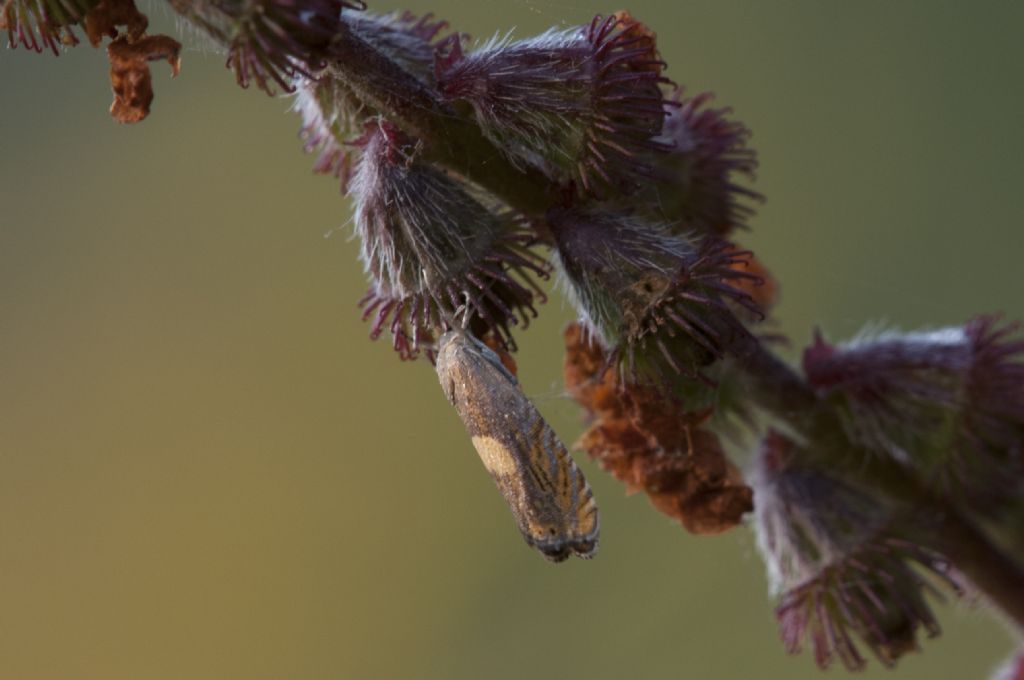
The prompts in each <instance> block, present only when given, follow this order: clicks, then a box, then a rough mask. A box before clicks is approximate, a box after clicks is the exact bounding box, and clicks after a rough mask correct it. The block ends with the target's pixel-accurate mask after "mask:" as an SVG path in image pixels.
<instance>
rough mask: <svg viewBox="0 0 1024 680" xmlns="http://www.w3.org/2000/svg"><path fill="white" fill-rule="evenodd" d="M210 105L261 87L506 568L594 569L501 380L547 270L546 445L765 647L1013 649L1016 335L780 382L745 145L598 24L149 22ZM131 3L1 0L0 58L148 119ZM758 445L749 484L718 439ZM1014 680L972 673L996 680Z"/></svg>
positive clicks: (341, 0) (544, 454)
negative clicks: (435, 378)
mask: <svg viewBox="0 0 1024 680" xmlns="http://www.w3.org/2000/svg"><path fill="white" fill-rule="evenodd" d="M170 5H171V6H172V7H173V9H174V10H175V11H176V12H177V13H178V14H179V15H180V16H181V17H183V19H184V20H186V21H188V22H190V23H191V24H193V25H194V26H195V27H197V28H198V29H199V30H201V31H203V32H205V33H206V34H208V35H209V37H210V38H211V39H212V40H213V41H214V42H215V43H217V44H219V45H220V46H221V47H222V49H223V51H224V54H225V58H226V62H227V65H228V67H229V68H231V69H232V70H233V71H234V72H235V74H236V78H237V81H238V83H239V84H240V85H241V86H243V87H247V86H248V85H250V84H253V83H254V84H255V85H256V87H257V88H259V89H261V90H264V91H266V92H267V93H289V94H291V95H292V96H294V108H295V109H296V110H297V111H298V112H299V113H300V114H301V117H302V123H301V136H302V139H303V141H304V145H305V148H306V150H307V151H308V152H310V153H313V154H315V155H316V160H315V163H314V169H315V170H316V171H317V172H321V173H327V174H331V175H334V176H335V177H337V178H338V179H339V182H340V185H341V189H342V191H343V192H344V193H347V194H349V195H350V196H351V198H352V201H353V205H354V212H355V218H354V222H355V232H356V234H357V236H358V237H359V239H360V243H361V249H360V256H361V258H362V261H363V264H364V267H365V270H366V274H367V278H368V285H369V288H368V292H367V293H366V294H365V296H364V297H363V298H362V300H361V301H360V307H361V309H362V315H363V318H364V319H365V320H366V321H368V322H369V324H370V335H371V336H372V337H374V338H376V337H377V336H379V335H381V334H383V333H384V332H385V331H387V332H388V333H389V334H390V336H391V339H392V345H393V347H394V349H395V350H396V351H397V352H398V354H399V356H400V357H401V358H403V359H416V358H420V357H422V358H424V359H425V360H426V361H430V362H435V361H437V370H438V374H439V378H440V380H441V384H442V387H443V388H444V393H445V394H446V395H447V396H448V398H449V400H450V401H451V402H452V404H453V406H454V407H455V408H456V409H457V410H458V412H459V415H460V416H461V417H462V419H463V421H464V423H465V424H466V427H467V429H468V430H469V432H470V435H471V437H472V439H473V443H474V445H475V447H476V449H477V451H478V452H479V454H480V456H481V459H482V460H483V462H484V464H485V465H486V467H487V469H488V470H489V471H490V472H491V474H492V476H493V477H494V479H495V481H496V483H497V484H498V486H499V489H500V490H501V492H502V494H503V496H504V497H505V498H506V500H507V501H508V502H509V505H510V507H511V509H512V512H513V514H514V516H515V517H516V520H517V523H518V526H519V529H520V531H521V532H522V533H523V535H524V538H525V539H526V541H527V543H528V544H530V545H531V546H534V547H538V549H540V550H541V551H542V552H543V553H544V554H545V556H547V557H549V558H551V559H554V560H556V561H560V560H562V559H566V558H567V557H569V556H570V555H572V554H576V555H579V556H584V557H589V556H590V555H592V554H593V553H594V551H595V550H596V548H597V531H598V522H597V508H596V505H595V504H594V501H593V498H592V496H591V493H590V488H589V486H588V485H587V484H586V481H585V480H584V479H583V477H582V473H581V472H580V471H579V470H578V469H577V468H576V466H575V464H574V463H573V462H572V460H571V458H570V457H569V456H568V454H567V452H566V450H565V447H564V446H563V445H562V444H561V443H560V442H559V440H558V438H557V437H556V435H555V434H554V431H553V430H552V429H551V428H550V426H548V425H547V424H546V423H545V422H544V421H543V419H542V418H541V417H540V415H539V414H538V413H537V411H536V409H535V408H534V407H533V406H532V404H530V403H529V400H527V399H526V397H525V396H524V395H523V394H522V392H521V390H520V389H519V387H518V383H517V381H516V378H515V371H516V368H515V363H514V362H513V361H512V358H511V355H510V353H511V352H514V351H515V348H516V346H515V342H514V340H513V337H512V333H513V330H515V331H516V332H518V331H519V330H521V329H524V328H525V327H526V325H527V323H528V321H529V319H530V318H531V317H533V316H535V315H536V314H537V309H536V307H537V305H538V304H539V303H542V302H544V300H545V294H544V292H543V289H542V288H541V287H540V285H539V284H538V281H541V280H544V279H547V278H548V277H549V275H550V273H552V272H557V273H558V275H559V277H560V280H561V283H562V287H563V288H564V290H565V292H566V294H567V297H568V298H569V299H570V300H571V301H572V303H573V304H574V305H575V307H576V309H577V310H578V314H579V321H578V322H577V323H574V324H573V325H572V326H570V327H569V328H568V329H567V330H566V333H565V337H564V342H565V350H566V360H565V382H566V387H567V389H568V391H569V393H570V394H571V395H572V396H573V398H574V399H576V400H577V401H578V402H579V403H580V404H581V405H582V407H583V408H584V410H585V413H586V416H587V418H588V421H589V426H588V429H587V430H586V432H585V433H584V434H583V436H582V437H581V438H580V439H579V441H578V442H577V445H576V447H577V448H578V449H580V450H582V451H585V452H586V453H587V454H588V455H590V456H591V457H593V458H594V459H595V460H596V461H598V463H599V464H600V465H601V467H602V468H604V469H605V470H607V471H608V472H610V473H611V474H612V475H613V476H614V477H615V478H617V479H619V480H620V481H622V482H623V483H624V484H625V485H626V487H627V489H628V490H629V491H631V492H635V491H639V492H643V493H644V494H645V495H647V496H648V497H649V499H650V501H651V503H652V504H653V505H654V507H655V508H656V509H658V510H659V511H660V512H662V513H664V514H666V515H668V516H670V517H672V518H673V519H675V520H677V521H678V522H680V524H681V525H682V526H683V527H684V528H685V529H686V530H688V531H690V532H693V533H697V534H712V533H719V532H722V531H726V530H728V529H730V528H732V527H734V526H737V525H738V524H740V523H742V522H743V521H744V520H745V519H746V520H748V521H749V524H750V525H751V526H752V527H753V529H754V531H755V532H756V535H757V539H758V545H759V547H760V549H761V552H762V554H763V557H764V560H765V563H766V565H767V570H768V574H769V580H770V583H771V588H772V590H773V593H774V594H775V595H776V596H777V597H778V607H777V609H776V617H777V619H778V623H779V627H780V632H781V636H782V639H783V642H784V643H785V646H786V648H787V649H788V650H789V651H791V652H797V651H799V650H800V649H802V648H810V649H812V650H813V653H814V657H815V659H816V661H817V663H818V664H819V665H820V666H822V667H826V666H828V665H829V664H830V663H832V662H833V661H835V660H838V661H840V662H841V663H842V664H843V665H844V666H846V667H847V668H849V669H859V668H861V667H862V666H863V665H864V663H865V658H864V654H863V652H862V650H864V649H868V650H870V652H871V653H873V654H874V656H875V657H877V658H878V659H879V660H880V661H881V662H882V663H883V664H885V665H887V666H891V665H893V664H895V663H896V661H897V660H898V659H899V658H900V657H901V656H902V655H903V654H905V653H906V652H908V651H910V650H914V649H916V648H917V646H918V640H919V637H920V636H921V634H922V633H923V634H924V635H926V636H928V637H932V636H935V635H937V634H938V632H939V624H938V621H937V619H936V616H935V614H934V613H933V610H932V606H931V604H930V599H937V598H941V597H943V596H949V597H957V596H959V595H960V594H961V593H963V592H967V591H970V592H976V593H978V594H979V595H980V596H982V597H985V598H987V599H988V601H990V602H991V603H992V605H993V606H994V607H996V608H997V609H999V610H1000V611H1001V612H1002V613H1003V614H1004V615H1005V617H1006V619H1007V620H1009V621H1011V622H1012V623H1013V624H1014V625H1015V626H1016V628H1017V630H1018V631H1021V630H1024V531H1022V526H1021V524H1020V518H1021V517H1022V516H1024V514H1022V513H1024V335H1022V333H1021V332H1020V326H1019V325H1018V324H1016V323H1013V322H1009V321H1004V320H1003V319H1001V318H1000V317H999V316H996V315H986V316H977V317H975V318H973V319H969V320H966V321H965V323H963V324H962V325H961V326H958V327H954V328H947V329H941V330H933V331H928V332H909V333H902V332H885V333H880V334H874V335H872V334H867V333H865V334H863V335H861V336H859V337H857V338H854V339H852V340H850V341H848V342H842V343H830V342H828V341H826V339H825V337H824V335H823V334H821V333H819V334H818V335H817V337H816V339H815V340H814V342H813V344H811V345H810V346H809V347H807V348H806V349H805V351H804V354H803V365H802V367H801V369H800V370H797V369H796V368H794V367H791V366H788V365H787V364H785V363H784V362H782V361H781V360H780V359H779V358H778V357H777V356H776V355H775V354H774V352H773V346H774V340H776V339H777V338H775V337H774V336H773V335H772V334H770V333H767V332H765V331H764V326H762V325H761V324H762V322H763V321H764V320H765V319H766V318H767V317H769V315H770V312H771V308H772V304H773V302H774V299H775V294H776V290H777V286H776V283H775V281H774V279H773V278H772V277H771V275H770V273H769V271H768V269H767V268H766V267H765V266H764V265H763V264H762V263H761V262H759V261H758V260H757V259H755V258H754V255H753V253H751V252H749V251H747V250H745V249H743V248H742V247H741V246H740V245H738V243H737V241H738V239H739V237H740V236H741V235H742V231H743V230H744V229H746V228H747V227H748V225H749V223H750V221H751V219H752V217H753V208H754V206H755V204H756V203H757V202H758V201H759V200H760V199H761V197H760V195H759V194H758V193H757V192H756V191H754V190H753V189H751V188H750V187H749V186H748V185H747V182H748V181H749V180H750V179H751V177H752V174H753V171H754V169H755V167H756V164H757V158H756V154H755V152H754V150H753V149H752V148H751V147H750V146H749V139H750V133H749V131H748V130H747V129H746V127H744V126H743V125H742V124H741V123H739V122H737V121H736V120H734V119H733V118H732V113H731V111H730V110H729V109H726V108H712V107H710V100H711V95H710V94H709V93H698V94H688V93H686V92H685V91H684V89H683V88H682V87H680V86H678V85H676V84H674V83H672V82H671V81H669V80H668V79H667V77H666V75H665V74H666V69H667V64H666V63H665V62H664V61H663V60H662V59H661V56H660V55H659V52H658V48H657V41H656V36H655V34H654V32H653V31H651V30H650V29H649V28H648V27H647V26H645V25H644V24H643V23H641V22H640V21H638V20H636V19H635V18H633V17H632V16H630V15H629V14H628V13H626V12H619V13H616V14H613V15H611V16H596V17H594V19H593V20H592V21H590V22H588V23H586V24H584V25H582V26H576V27H571V28H559V29H551V30H549V31H547V32H545V33H543V34H541V35H539V36H536V37H533V38H525V39H513V38H512V37H510V36H504V37H498V38H495V39H493V40H490V41H487V42H484V43H483V44H479V45H477V46H475V47H474V46H471V44H470V42H469V40H468V39H467V38H466V36H464V35H463V34H460V33H458V32H449V31H448V25H447V23H445V22H442V21H438V20H435V19H434V18H433V17H430V16H426V17H416V16H412V15H411V14H408V13H403V14H375V13H372V12H370V11H367V10H366V8H365V6H364V3H362V2H356V1H353V0H313V1H311V2H297V1H296V0H170ZM147 25H148V21H147V20H146V17H145V16H144V15H142V14H141V13H140V12H139V11H138V10H137V9H136V8H135V5H134V4H133V2H132V0H99V1H96V0H5V1H4V2H3V4H2V7H0V27H2V28H4V29H5V30H6V31H7V33H8V40H9V44H10V46H11V47H23V48H28V49H33V50H37V51H42V50H44V49H49V50H51V51H53V52H54V53H59V52H60V50H61V49H62V48H64V47H69V46H73V45H75V44H77V43H78V42H79V41H78V38H77V37H76V30H77V31H82V32H83V33H84V34H85V35H86V36H87V38H88V39H89V42H90V43H91V44H92V45H93V46H99V45H100V44H102V42H103V41H104V39H108V40H109V42H108V44H107V50H108V55H109V57H110V63H111V84H112V88H113V90H114V93H115V101H114V104H113V106H112V108H111V112H112V114H113V116H114V117H115V118H116V119H117V120H118V121H120V122H123V123H136V122H138V121H140V120H142V119H143V118H145V117H146V115H147V114H148V113H149V112H150V107H151V103H152V100H153V91H152V80H151V77H150V72H149V66H148V62H149V61H153V60H157V59H165V60H167V61H169V62H170V63H171V65H172V68H173V70H174V73H177V70H178V63H179V51H180V45H179V44H178V43H177V42H176V41H175V40H173V39H172V38H169V37H167V36H151V35H148V34H147V33H146V29H147ZM737 434H741V435H743V437H745V438H746V439H747V440H754V441H757V442H758V444H757V445H756V446H754V447H753V448H754V449H755V451H754V452H753V453H752V456H751V459H752V462H751V464H750V466H749V467H750V473H749V476H748V478H746V479H745V478H744V475H743V474H742V472H741V468H740V466H738V465H737V464H736V463H734V462H733V461H732V460H730V459H729V457H728V455H727V454H726V448H725V446H724V445H723V441H725V440H736V439H738V438H740V439H742V438H743V437H737ZM1021 668H1022V664H1021V661H1020V657H1019V656H1018V657H1016V658H1015V659H1012V660H1011V661H1009V662H1008V664H1007V666H1006V667H1005V668H1004V669H1003V671H1002V673H1003V676H1001V677H1020V673H1021Z"/></svg>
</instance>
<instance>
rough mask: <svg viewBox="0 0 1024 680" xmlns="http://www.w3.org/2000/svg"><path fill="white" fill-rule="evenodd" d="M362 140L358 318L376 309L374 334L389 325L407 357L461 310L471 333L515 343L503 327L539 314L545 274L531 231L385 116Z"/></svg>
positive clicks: (357, 190) (357, 192) (356, 190)
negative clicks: (419, 153)
mask: <svg viewBox="0 0 1024 680" xmlns="http://www.w3.org/2000/svg"><path fill="white" fill-rule="evenodd" d="M361 145H362V146H363V151H362V156H361V159H360V162H359V166H358V168H357V170H356V174H355V177H354V178H353V181H352V193H353V196H354V198H355V225H356V233H357V234H358V235H359V237H360V239H361V241H362V247H361V251H360V256H361V257H362V260H363V264H364V265H365V267H366V271H367V273H368V274H369V275H370V278H371V281H372V283H371V288H370V291H369V292H368V293H367V295H366V296H365V297H364V298H363V300H362V301H361V302H360V306H362V307H363V310H364V314H363V318H364V319H370V318H371V317H372V318H373V321H372V323H373V327H372V330H371V337H377V336H379V335H380V333H381V332H382V331H383V330H384V328H385V327H388V328H390V331H391V334H392V336H393V343H394V347H395V349H396V350H397V351H398V352H399V354H400V355H401V356H402V357H403V358H413V357H415V356H416V355H417V354H418V351H419V348H420V346H421V344H424V343H427V344H430V343H432V342H433V341H434V340H436V337H437V335H438V334H437V331H439V330H443V329H446V328H448V327H450V326H451V325H453V324H452V322H453V321H454V320H455V317H459V319H463V320H464V325H466V326H467V327H468V328H470V329H471V330H472V331H473V333H474V334H475V335H477V336H478V337H484V336H486V335H487V334H488V333H493V334H494V335H495V336H496V338H497V340H498V341H499V343H500V345H501V346H503V347H509V348H514V343H513V341H512V338H511V335H510V331H509V326H510V325H517V324H520V323H521V324H523V325H524V326H525V325H526V324H527V323H528V321H529V317H530V316H536V310H535V309H534V308H533V302H534V296H535V295H536V296H537V298H538V299H539V300H541V301H544V295H543V293H542V292H541V290H540V289H539V288H538V287H537V284H536V283H535V282H534V280H533V278H532V277H533V276H538V277H540V278H547V277H548V275H549V266H548V264H547V263H546V262H545V260H544V259H543V258H542V257H540V256H539V255H537V254H536V253H534V252H532V251H531V250H530V246H531V245H532V243H533V240H534V236H533V233H532V232H531V231H530V230H529V229H527V228H526V227H525V226H523V225H522V223H521V222H520V221H518V220H516V219H515V218H514V217H513V216H511V215H509V214H508V213H507V212H501V211H499V210H497V209H492V208H490V207H488V206H485V205H484V204H483V203H481V202H480V201H479V200H477V199H476V198H474V196H473V195H471V193H470V191H469V189H468V188H467V187H466V186H465V185H463V184H462V183H461V182H459V181H458V180H456V179H454V178H452V177H450V176H448V175H446V174H445V173H443V172H442V171H440V170H438V169H436V168H434V167H432V166H430V165H428V164H426V163H424V162H421V161H420V160H418V159H417V158H416V147H415V145H414V144H413V143H412V142H411V140H409V139H408V138H406V137H405V136H404V135H403V134H402V133H401V132H400V131H399V130H398V129H397V128H396V127H394V126H393V125H391V124H389V123H387V122H386V121H379V122H377V123H374V124H372V126H371V129H370V130H369V132H368V133H367V135H366V136H365V138H364V139H363V140H362V141H361ZM513 274H515V276H513Z"/></svg>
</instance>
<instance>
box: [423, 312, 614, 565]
mask: <svg viewBox="0 0 1024 680" xmlns="http://www.w3.org/2000/svg"><path fill="white" fill-rule="evenodd" d="M437 376H438V378H439V379H440V381H441V389H443V390H444V393H445V395H446V396H447V397H448V401H450V402H451V403H452V405H453V406H454V407H455V410H456V411H457V412H458V414H459V417H460V418H462V422H463V424H464V425H465V426H466V430H467V431H468V432H469V434H470V436H471V437H472V438H473V446H474V447H476V450H477V453H478V454H480V460H482V461H483V463H484V467H486V468H487V471H488V472H490V473H491V476H492V477H493V478H494V481H495V483H496V484H497V485H498V490H499V491H501V495H502V496H504V497H505V502H506V503H508V506H509V508H510V509H511V510H512V515H513V517H515V520H516V523H517V524H518V525H519V531H520V532H522V534H523V538H525V539H526V542H527V543H528V544H529V545H531V546H533V547H535V548H537V549H538V550H540V552H541V553H542V554H543V555H544V557H546V558H547V559H549V560H551V561H553V562H561V561H562V560H565V559H566V558H568V557H569V555H578V556H580V557H584V558H588V557H591V556H593V554H594V552H595V551H596V550H597V534H598V518H597V505H596V504H595V503H594V497H593V495H592V494H591V492H590V485H588V484H587V480H586V479H584V478H583V473H582V472H580V470H579V468H577V467H576V463H575V462H573V459H572V458H571V457H570V456H569V452H568V451H566V450H565V446H564V445H563V444H562V442H561V441H559V439H558V437H557V436H556V435H555V433H554V431H552V429H551V427H550V426H549V425H548V424H547V423H546V422H545V421H544V419H543V418H542V417H541V415H540V413H539V412H538V411H537V409H536V407H534V405H533V404H532V403H530V400H529V399H527V398H526V395H524V394H523V391H522V390H521V389H520V387H519V382H518V381H517V380H516V378H515V376H513V375H512V374H511V373H509V371H508V370H507V369H506V368H505V367H504V366H503V365H502V364H501V360H500V359H499V358H498V355H497V354H495V353H494V352H493V351H492V350H491V349H490V348H489V347H487V346H486V345H484V344H483V343H482V342H480V340H478V339H477V338H475V337H473V336H472V335H471V334H470V333H469V332H468V331H464V330H454V331H449V332H447V333H445V334H444V335H443V336H442V337H441V341H440V344H439V349H438V354H437Z"/></svg>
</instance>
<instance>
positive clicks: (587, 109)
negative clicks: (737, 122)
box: [437, 13, 668, 194]
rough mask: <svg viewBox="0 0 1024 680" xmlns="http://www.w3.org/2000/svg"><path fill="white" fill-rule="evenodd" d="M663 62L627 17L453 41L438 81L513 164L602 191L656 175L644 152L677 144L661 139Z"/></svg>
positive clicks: (591, 191)
mask: <svg viewBox="0 0 1024 680" xmlns="http://www.w3.org/2000/svg"><path fill="white" fill-rule="evenodd" d="M663 68H664V62H662V61H661V59H660V57H659V56H658V52H657V48H656V46H655V39H654V34H653V33H651V32H650V31H649V30H648V29H647V28H646V27H645V26H644V25H643V24H641V23H639V22H637V21H635V20H634V19H633V18H632V17H630V16H629V15H628V14H625V13H620V14H616V15H612V16H610V17H607V18H602V17H601V16H597V17H595V18H594V20H593V21H592V22H591V23H590V24H589V25H587V26H582V27H576V28H571V29H565V30H555V29H552V30H550V31H548V32H546V33H543V34H542V35H539V36H537V37H534V38H529V39H526V40H520V41H511V40H509V39H508V38H507V37H505V38H495V39H493V40H491V41H490V42H488V43H486V44H485V45H483V46H482V47H480V48H479V49H478V50H476V51H473V52H470V53H468V54H463V52H462V48H461V45H460V43H459V41H458V39H455V40H452V41H451V42H450V53H449V54H447V55H444V56H442V57H439V59H438V64H437V84H438V88H439V89H440V91H441V93H442V95H443V96H445V97H446V98H447V99H449V100H465V101H467V102H469V103H470V104H471V105H472V107H473V110H474V111H475V113H476V118H477V121H478V122H479V124H480V127H481V128H482V129H483V131H484V134H486V135H487V136H488V137H489V138H490V139H491V140H492V141H493V142H494V143H495V145H496V146H497V147H498V148H499V149H502V150H503V151H505V153H506V154H507V155H508V157H509V159H510V160H511V161H512V162H513V163H516V164H518V165H521V166H532V167H535V168H537V169H539V170H541V171H542V172H544V173H546V174H547V175H548V177H550V178H551V179H552V180H554V181H556V182H567V181H572V182H574V183H576V184H577V185H578V187H579V188H580V189H582V190H583V191H585V192H587V193H589V194H602V193H605V190H606V189H608V188H614V189H625V190H632V189H634V188H635V185H636V183H637V181H638V180H639V179H640V178H644V177H647V176H649V175H650V172H651V168H650V166H649V164H648V163H647V161H646V160H645V159H644V157H645V156H646V155H647V154H648V153H649V152H650V151H652V150H653V151H665V150H667V149H668V144H667V143H666V142H662V141H659V139H658V137H659V135H660V134H661V129H662V123H663V121H664V117H665V108H664V104H665V100H664V96H663V94H662V92H661V88H660V84H661V83H664V82H667V81H666V80H665V79H664V78H663V77H662V75H661V72H662V70H663Z"/></svg>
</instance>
